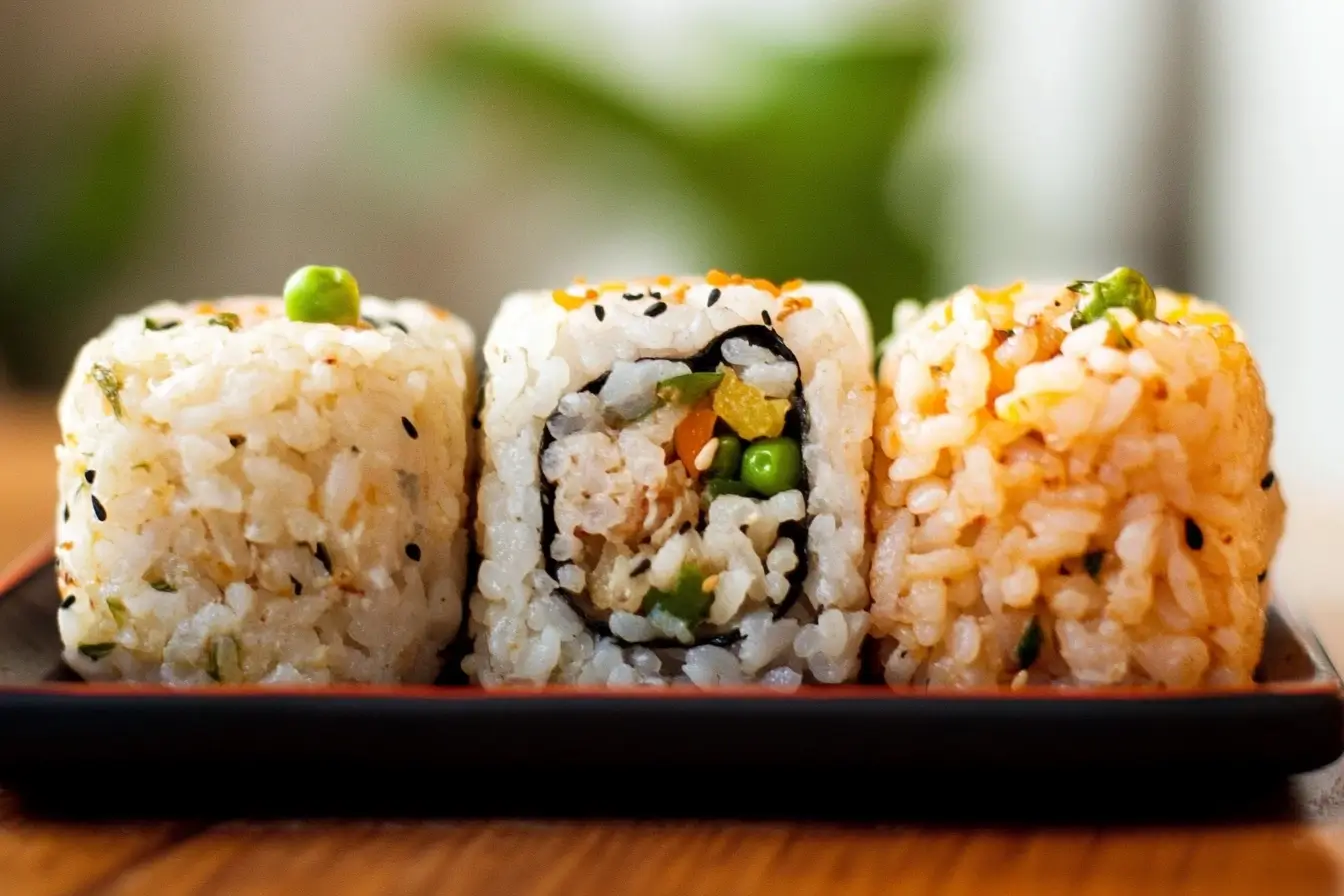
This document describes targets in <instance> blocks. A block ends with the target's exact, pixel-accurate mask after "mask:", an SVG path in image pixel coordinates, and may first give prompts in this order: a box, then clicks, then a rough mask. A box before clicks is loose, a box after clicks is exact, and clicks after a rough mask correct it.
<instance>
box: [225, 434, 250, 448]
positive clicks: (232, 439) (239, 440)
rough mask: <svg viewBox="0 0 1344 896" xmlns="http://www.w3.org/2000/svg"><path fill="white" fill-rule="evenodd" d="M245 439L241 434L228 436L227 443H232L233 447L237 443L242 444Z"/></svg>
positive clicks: (236, 445) (237, 444)
mask: <svg viewBox="0 0 1344 896" xmlns="http://www.w3.org/2000/svg"><path fill="white" fill-rule="evenodd" d="M246 441H247V439H245V438H243V437H242V436H229V444H230V445H232V446H233V447H234V448H237V447H238V446H239V445H241V444H243V443H244V442H246Z"/></svg>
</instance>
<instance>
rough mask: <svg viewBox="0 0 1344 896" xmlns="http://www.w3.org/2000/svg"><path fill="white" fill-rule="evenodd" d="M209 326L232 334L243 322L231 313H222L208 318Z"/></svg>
mask: <svg viewBox="0 0 1344 896" xmlns="http://www.w3.org/2000/svg"><path fill="white" fill-rule="evenodd" d="M210 324H211V326H215V327H224V328H225V329H227V330H228V331H229V332H231V333H232V332H236V331H237V329H238V328H239V327H241V326H242V325H243V321H242V318H240V317H239V316H238V315H236V314H234V313H233V312H232V311H224V312H222V313H220V314H216V315H215V316H214V317H212V318H210Z"/></svg>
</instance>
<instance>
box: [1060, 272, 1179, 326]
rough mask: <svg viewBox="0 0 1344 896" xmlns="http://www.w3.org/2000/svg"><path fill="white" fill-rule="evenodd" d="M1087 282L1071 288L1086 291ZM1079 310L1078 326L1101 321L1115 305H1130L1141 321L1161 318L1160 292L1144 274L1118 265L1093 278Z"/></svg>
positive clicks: (1077, 312)
mask: <svg viewBox="0 0 1344 896" xmlns="http://www.w3.org/2000/svg"><path fill="white" fill-rule="evenodd" d="M1085 287H1086V284H1083V283H1081V282H1080V283H1075V284H1072V285H1071V286H1070V287H1069V288H1070V289H1071V290H1073V291H1074V292H1082V291H1083V290H1084V288H1085ZM1087 293H1088V295H1087V298H1085V299H1083V300H1082V301H1081V302H1080V303H1079V305H1078V310H1076V311H1074V312H1073V319H1072V321H1071V323H1072V324H1073V327H1074V329H1077V328H1078V327H1081V326H1084V325H1085V324H1090V323H1092V322H1093V321H1097V320H1101V318H1102V316H1103V315H1105V314H1106V312H1107V311H1109V310H1110V309H1112V308H1128V309H1129V310H1130V311H1132V312H1134V316H1135V317H1137V318H1138V319H1139V320H1153V319H1154V318H1156V317H1157V294H1156V293H1154V292H1153V288H1152V287H1151V286H1149V285H1148V281H1147V280H1146V279H1144V276H1143V275H1142V274H1140V273H1139V272H1138V271H1136V270H1134V269H1133V268H1116V269H1115V270H1113V271H1111V272H1110V273H1109V274H1107V275H1106V276H1105V277H1102V278H1101V279H1100V280H1096V281H1093V282H1092V284H1091V288H1090V289H1088V290H1087Z"/></svg>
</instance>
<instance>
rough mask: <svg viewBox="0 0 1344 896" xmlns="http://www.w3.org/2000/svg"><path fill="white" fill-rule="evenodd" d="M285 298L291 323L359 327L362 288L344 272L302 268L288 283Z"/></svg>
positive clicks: (321, 267)
mask: <svg viewBox="0 0 1344 896" xmlns="http://www.w3.org/2000/svg"><path fill="white" fill-rule="evenodd" d="M284 297H285V315H286V316H287V317H288V318H289V319H290V320H293V321H301V322H304V323H313V324H336V325H338V326H354V325H355V324H357V323H359V284H358V283H357V282H356V281H355V278H354V276H353V275H351V273H350V272H349V271H347V270H345V269H344V268H333V267H324V266H321V265H308V266H306V267H302V268H299V269H298V270H297V271H295V272H294V273H293V274H291V275H290V277H289V279H288V280H287V281H285V292H284Z"/></svg>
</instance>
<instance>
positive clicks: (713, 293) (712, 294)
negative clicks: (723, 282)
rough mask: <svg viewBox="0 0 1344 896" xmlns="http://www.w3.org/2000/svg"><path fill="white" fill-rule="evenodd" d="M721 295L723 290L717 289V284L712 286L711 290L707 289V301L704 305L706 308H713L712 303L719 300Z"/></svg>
mask: <svg viewBox="0 0 1344 896" xmlns="http://www.w3.org/2000/svg"><path fill="white" fill-rule="evenodd" d="M722 295H723V290H721V289H719V288H718V287H717V286H716V287H714V288H713V289H711V290H710V291H709V301H708V302H707V303H706V304H705V307H706V308H713V307H714V303H715V302H717V301H718V300H719V297H720V296H722Z"/></svg>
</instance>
